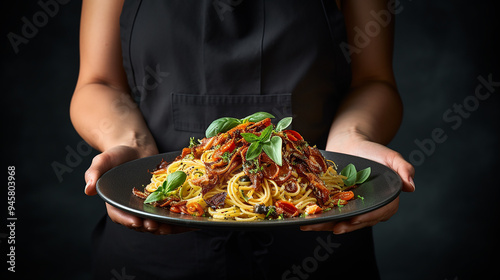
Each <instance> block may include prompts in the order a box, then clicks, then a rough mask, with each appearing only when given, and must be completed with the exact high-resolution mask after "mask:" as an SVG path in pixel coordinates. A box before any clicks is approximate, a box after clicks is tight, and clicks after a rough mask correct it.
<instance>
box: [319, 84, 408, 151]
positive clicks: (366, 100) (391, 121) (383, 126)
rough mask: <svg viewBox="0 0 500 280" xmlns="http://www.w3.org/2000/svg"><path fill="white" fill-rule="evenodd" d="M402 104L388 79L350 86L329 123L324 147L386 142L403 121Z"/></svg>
mask: <svg viewBox="0 0 500 280" xmlns="http://www.w3.org/2000/svg"><path fill="white" fill-rule="evenodd" d="M402 114H403V106H402V103H401V98H400V96H399V94H398V92H397V89H396V87H395V86H394V85H393V84H392V83H390V82H384V81H367V82H364V83H361V84H359V85H356V86H354V87H352V89H351V91H350V93H349V94H348V96H347V97H346V99H345V100H344V102H343V103H342V105H341V106H340V108H339V112H338V114H337V116H336V117H335V120H334V122H333V124H332V126H331V129H330V133H329V137H328V142H327V148H326V149H327V150H332V151H333V150H337V151H338V150H349V149H350V144H351V143H353V140H359V139H362V140H369V141H373V142H377V143H381V144H388V143H389V142H390V140H391V139H392V138H393V137H394V135H395V134H396V132H397V130H398V128H399V125H400V123H401V120H402Z"/></svg>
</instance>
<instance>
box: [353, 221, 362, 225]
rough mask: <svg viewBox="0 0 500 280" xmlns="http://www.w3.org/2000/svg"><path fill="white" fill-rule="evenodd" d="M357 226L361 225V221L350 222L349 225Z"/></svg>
mask: <svg viewBox="0 0 500 280" xmlns="http://www.w3.org/2000/svg"><path fill="white" fill-rule="evenodd" d="M359 224H361V221H352V222H351V225H359Z"/></svg>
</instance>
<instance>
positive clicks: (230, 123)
mask: <svg viewBox="0 0 500 280" xmlns="http://www.w3.org/2000/svg"><path fill="white" fill-rule="evenodd" d="M266 118H271V119H273V118H274V116H273V115H271V114H269V113H266V112H257V113H254V114H251V115H250V116H247V117H245V118H243V119H237V118H230V117H224V118H219V119H216V120H215V121H213V122H212V123H211V124H210V125H209V126H208V128H207V130H206V131H205V137H207V138H210V137H213V136H215V135H217V134H219V133H221V132H226V131H228V130H230V129H231V128H234V127H235V126H237V125H239V124H242V123H245V122H260V121H262V120H264V119H266Z"/></svg>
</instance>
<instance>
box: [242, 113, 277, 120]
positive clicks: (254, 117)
mask: <svg viewBox="0 0 500 280" xmlns="http://www.w3.org/2000/svg"><path fill="white" fill-rule="evenodd" d="M266 118H270V119H274V116H273V115H271V114H269V113H266V112H257V113H253V114H251V115H250V116H247V117H246V118H243V119H241V120H242V122H245V121H249V122H260V121H262V120H264V119H266Z"/></svg>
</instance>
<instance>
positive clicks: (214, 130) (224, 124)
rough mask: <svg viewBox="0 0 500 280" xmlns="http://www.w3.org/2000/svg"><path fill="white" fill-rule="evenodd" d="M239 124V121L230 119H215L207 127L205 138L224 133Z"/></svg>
mask: <svg viewBox="0 0 500 280" xmlns="http://www.w3.org/2000/svg"><path fill="white" fill-rule="evenodd" d="M241 123H242V121H241V120H239V119H236V118H230V117H224V118H220V119H216V120H215V121H213V122H212V123H211V124H210V125H209V126H208V128H207V130H205V137H207V138H210V137H213V136H215V135H217V134H219V133H221V132H226V131H228V130H230V129H231V128H233V127H235V126H237V125H239V124H241Z"/></svg>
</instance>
